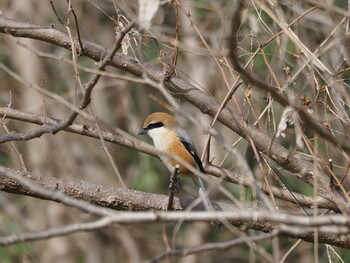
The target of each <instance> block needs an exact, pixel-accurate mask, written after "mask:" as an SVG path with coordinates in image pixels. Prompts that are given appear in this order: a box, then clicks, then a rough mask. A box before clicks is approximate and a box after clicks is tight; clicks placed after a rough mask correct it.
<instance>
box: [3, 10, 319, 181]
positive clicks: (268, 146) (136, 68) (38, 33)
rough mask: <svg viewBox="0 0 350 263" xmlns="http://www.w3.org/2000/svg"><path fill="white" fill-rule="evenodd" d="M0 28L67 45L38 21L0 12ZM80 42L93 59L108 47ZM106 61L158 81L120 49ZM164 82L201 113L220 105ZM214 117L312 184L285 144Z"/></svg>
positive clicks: (230, 116)
mask: <svg viewBox="0 0 350 263" xmlns="http://www.w3.org/2000/svg"><path fill="white" fill-rule="evenodd" d="M0 32H3V33H8V34H11V35H12V36H15V37H25V38H31V39H37V40H40V41H43V42H48V43H52V44H55V45H57V46H60V47H63V48H66V49H70V48H71V45H70V42H69V37H68V36H67V35H66V34H64V33H63V32H61V31H59V30H56V29H54V28H50V29H47V28H44V27H43V26H41V25H34V24H29V23H24V22H19V21H16V20H12V19H9V18H6V17H3V16H0ZM76 41H77V40H76ZM82 43H83V46H84V50H83V51H82V53H81V55H84V56H87V57H89V58H91V59H93V60H95V61H99V60H100V59H102V58H103V57H105V56H106V55H107V52H108V50H107V49H106V48H104V47H102V46H99V45H97V44H95V43H92V42H89V41H86V40H82ZM76 46H79V45H76ZM108 65H111V66H114V67H117V68H120V69H122V70H124V71H126V72H129V73H131V74H133V75H136V76H142V75H143V74H144V72H146V73H147V74H148V76H149V77H150V78H152V79H155V80H158V81H159V80H161V79H162V78H163V70H162V69H160V68H157V67H154V66H152V65H148V64H147V65H140V64H139V63H138V62H137V61H136V60H134V59H133V58H131V57H129V56H126V55H124V54H121V53H116V55H115V56H114V58H113V59H112V60H110V61H108ZM164 85H165V86H166V88H168V89H169V91H170V92H172V93H173V94H174V95H176V96H179V97H181V98H183V99H185V100H187V101H188V102H189V103H191V104H193V105H194V106H196V107H197V108H198V109H200V110H201V111H202V112H203V113H205V114H208V115H210V116H212V117H214V116H215V115H216V114H217V112H218V111H219V109H220V103H219V102H218V101H217V100H216V99H215V98H213V97H210V96H209V95H208V94H206V93H204V92H202V91H200V90H198V89H197V88H196V87H194V86H192V85H191V84H189V83H187V82H185V81H183V80H182V79H180V78H178V77H172V78H170V79H169V80H165V81H164ZM218 120H219V121H220V122H221V123H223V124H224V125H225V126H227V127H228V128H229V129H231V130H232V131H234V132H236V133H237V134H239V135H240V136H242V137H243V138H245V139H246V140H247V141H249V139H250V138H248V135H247V132H246V129H248V130H249V135H250V136H251V138H252V139H253V141H254V143H255V145H256V147H257V149H258V150H259V151H260V152H262V153H264V154H266V155H267V156H269V157H270V158H271V159H272V160H274V161H276V162H277V163H278V164H280V165H281V166H282V167H283V168H285V169H286V170H288V171H290V172H292V173H295V175H297V176H298V178H299V179H301V180H303V181H304V182H306V183H308V184H310V185H312V184H313V172H312V170H313V166H312V165H311V164H310V163H309V162H307V161H304V160H302V159H299V158H297V157H296V156H295V155H294V154H292V153H291V152H289V151H288V150H287V149H286V148H284V147H282V146H281V145H279V144H277V143H276V142H272V141H271V139H270V138H269V137H268V136H267V135H265V134H264V133H263V132H261V131H260V130H259V129H257V128H255V127H254V126H252V125H249V124H247V125H245V126H246V127H247V128H244V126H243V125H242V124H241V123H242V121H243V120H242V119H240V117H237V116H236V114H235V113H234V112H233V111H231V110H230V109H228V108H225V109H223V111H222V112H221V113H220V115H219V117H218Z"/></svg>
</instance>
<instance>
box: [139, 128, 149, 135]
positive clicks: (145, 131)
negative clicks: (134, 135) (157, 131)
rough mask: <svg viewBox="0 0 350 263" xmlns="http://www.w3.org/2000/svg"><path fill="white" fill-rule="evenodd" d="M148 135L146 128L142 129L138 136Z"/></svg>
mask: <svg viewBox="0 0 350 263" xmlns="http://www.w3.org/2000/svg"><path fill="white" fill-rule="evenodd" d="M147 133H148V130H147V129H145V128H142V129H141V130H140V131H139V134H138V135H145V134H147Z"/></svg>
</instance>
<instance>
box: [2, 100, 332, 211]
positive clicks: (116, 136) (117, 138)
mask: <svg viewBox="0 0 350 263" xmlns="http://www.w3.org/2000/svg"><path fill="white" fill-rule="evenodd" d="M0 117H3V118H7V119H13V120H18V121H24V122H28V123H33V124H37V125H43V124H44V123H49V124H50V125H54V124H55V123H56V122H59V120H56V119H53V118H49V117H47V116H46V117H45V118H44V117H43V116H41V115H37V114H34V113H27V112H23V111H19V110H15V109H10V108H3V107H0ZM65 131H67V132H72V133H76V134H80V135H83V136H89V137H92V138H95V139H99V138H100V134H99V131H98V130H97V129H94V128H92V127H89V126H87V125H83V124H77V123H73V124H72V125H71V126H70V127H68V128H66V129H65ZM16 134H17V133H12V134H8V135H5V136H2V137H0V143H1V142H4V141H7V139H8V140H13V139H14V138H15V137H16ZM101 135H102V137H103V139H104V140H105V141H108V142H111V143H114V144H119V145H122V146H124V147H128V148H131V149H134V150H137V151H139V152H144V153H147V154H150V155H153V156H157V152H156V151H154V150H153V147H152V146H150V145H148V144H146V143H143V142H139V141H138V140H136V139H134V140H132V139H131V138H128V137H125V136H124V135H123V134H121V133H117V132H114V133H112V132H109V131H105V130H101ZM17 137H19V138H20V139H21V136H17ZM129 137H131V136H129ZM6 138H7V139H6ZM204 168H205V171H206V173H207V174H211V175H213V176H215V177H218V178H223V179H224V180H225V181H227V182H231V183H235V184H239V185H242V186H245V187H249V188H250V187H251V182H250V181H249V178H246V176H244V175H241V174H238V173H235V172H232V171H229V170H226V169H223V168H219V167H216V166H213V165H207V166H206V167H204ZM258 186H259V187H260V189H261V190H262V191H264V192H265V193H268V189H267V187H266V185H264V184H262V183H258ZM271 191H272V192H273V194H274V196H275V197H276V198H280V199H282V200H285V201H288V202H292V203H296V204H299V205H302V206H305V207H315V206H317V207H319V208H322V209H330V210H334V211H338V208H337V206H336V205H335V203H334V202H332V201H331V200H332V198H331V197H329V196H324V197H322V196H319V197H317V198H314V197H309V196H305V195H301V194H298V193H295V192H289V191H287V190H285V189H281V188H279V187H275V186H271Z"/></svg>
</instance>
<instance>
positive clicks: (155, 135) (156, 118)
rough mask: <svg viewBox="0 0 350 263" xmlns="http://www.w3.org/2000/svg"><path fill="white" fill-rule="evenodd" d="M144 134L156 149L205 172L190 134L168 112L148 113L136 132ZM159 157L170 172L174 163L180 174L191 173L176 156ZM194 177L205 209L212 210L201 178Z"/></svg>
mask: <svg viewBox="0 0 350 263" xmlns="http://www.w3.org/2000/svg"><path fill="white" fill-rule="evenodd" d="M145 134H147V135H149V136H150V137H151V138H152V140H153V144H154V147H155V148H156V149H158V150H160V151H163V152H166V153H170V154H173V155H176V156H178V157H179V158H181V159H182V160H183V161H184V162H186V163H188V164H189V165H191V166H193V167H194V168H196V169H197V170H198V171H200V172H202V173H203V174H205V171H204V168H203V164H202V161H201V159H200V158H199V156H198V152H197V150H196V147H195V146H194V144H193V142H192V140H191V138H190V136H189V135H188V134H187V132H186V130H185V129H183V128H182V127H181V126H180V125H179V124H178V123H177V121H176V120H175V118H173V117H172V116H171V115H170V114H168V113H165V112H154V113H152V114H151V115H149V116H148V117H147V118H146V120H145V122H144V124H143V127H142V128H141V129H140V131H139V133H138V135H145ZM159 158H160V159H161V161H162V162H163V163H164V164H165V166H166V167H167V168H168V170H169V172H170V173H171V174H172V173H173V172H174V170H175V166H176V165H178V172H179V173H180V174H183V175H190V174H191V172H190V170H189V169H188V168H187V167H186V166H185V165H183V164H182V163H179V161H178V160H177V159H176V158H173V157H171V156H170V157H169V156H166V155H163V154H161V155H160V156H159ZM192 178H193V177H192ZM196 179H197V180H196V181H195V180H194V183H195V184H196V186H197V187H198V191H199V195H200V197H201V199H202V201H203V204H204V207H205V208H206V209H207V210H212V206H211V203H210V201H209V199H208V197H207V194H206V193H205V188H204V184H203V182H202V180H201V179H200V178H199V177H196Z"/></svg>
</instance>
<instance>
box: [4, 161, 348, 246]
mask: <svg viewBox="0 0 350 263" xmlns="http://www.w3.org/2000/svg"><path fill="white" fill-rule="evenodd" d="M0 189H1V190H2V191H6V192H9V193H15V194H21V195H28V196H32V197H36V198H41V199H46V200H52V201H55V202H61V203H64V204H66V205H70V206H74V207H77V208H80V209H82V210H84V211H88V212H90V213H93V214H96V215H102V216H103V217H109V219H108V220H110V221H108V224H110V223H118V224H134V223H150V222H156V221H163V222H174V221H178V220H184V221H188V222H196V221H206V222H212V221H222V220H229V221H230V223H232V224H233V225H235V226H242V225H244V226H245V227H246V228H249V229H256V230H259V231H264V232H272V231H274V229H280V231H281V233H282V234H283V235H285V236H288V237H294V238H300V239H303V240H305V241H308V242H313V240H314V237H313V235H314V231H315V228H317V230H318V235H319V242H321V243H328V244H333V245H337V246H341V247H347V248H350V237H349V236H348V235H344V236H341V237H340V236H339V235H340V234H347V233H348V231H349V228H348V225H349V224H350V217H348V216H344V215H327V216H317V217H307V216H304V215H302V216H300V215H291V214H286V213H283V212H282V211H281V212H280V213H271V212H268V211H256V210H253V209H249V208H237V207H235V206H232V205H228V204H224V203H216V202H215V203H213V204H214V208H215V209H216V210H217V211H215V212H208V211H206V212H138V213H135V212H115V211H113V210H108V209H106V208H103V207H100V206H97V205H102V206H105V207H109V208H113V209H124V210H130V209H132V210H145V209H151V210H166V207H167V201H168V197H167V196H166V195H156V194H150V193H143V192H139V191H134V190H129V189H125V188H113V187H106V186H96V185H94V184H89V183H86V182H82V181H80V182H79V183H77V182H71V181H66V180H62V179H56V178H50V177H42V176H37V175H35V174H32V173H25V172H18V171H15V170H11V169H8V168H4V167H1V166H0ZM87 201H88V202H87ZM192 201H193V200H191V199H188V198H175V199H174V204H173V205H174V209H177V210H183V209H186V207H188V206H189V205H190V204H191V203H192ZM195 209H196V210H197V211H198V210H199V211H204V210H205V208H204V207H203V206H202V205H200V206H197V207H196V208H195ZM106 224H107V223H106ZM98 225H99V224H98ZM99 226H101V227H103V226H105V225H104V224H102V225H99ZM68 228H69V227H68ZM67 231H68V230H67ZM77 231H84V228H80V227H73V228H71V229H70V230H69V231H68V232H69V233H72V232H77ZM68 232H67V233H68ZM56 233H57V232H56ZM26 235H27V234H26ZM45 235H46V234H38V236H45ZM50 237H51V235H50ZM4 240H7V241H8V240H9V239H6V237H5V238H4ZM10 240H12V239H10ZM20 240H22V239H21V238H18V242H21V241H20ZM3 245H6V244H5V243H4V244H3Z"/></svg>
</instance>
